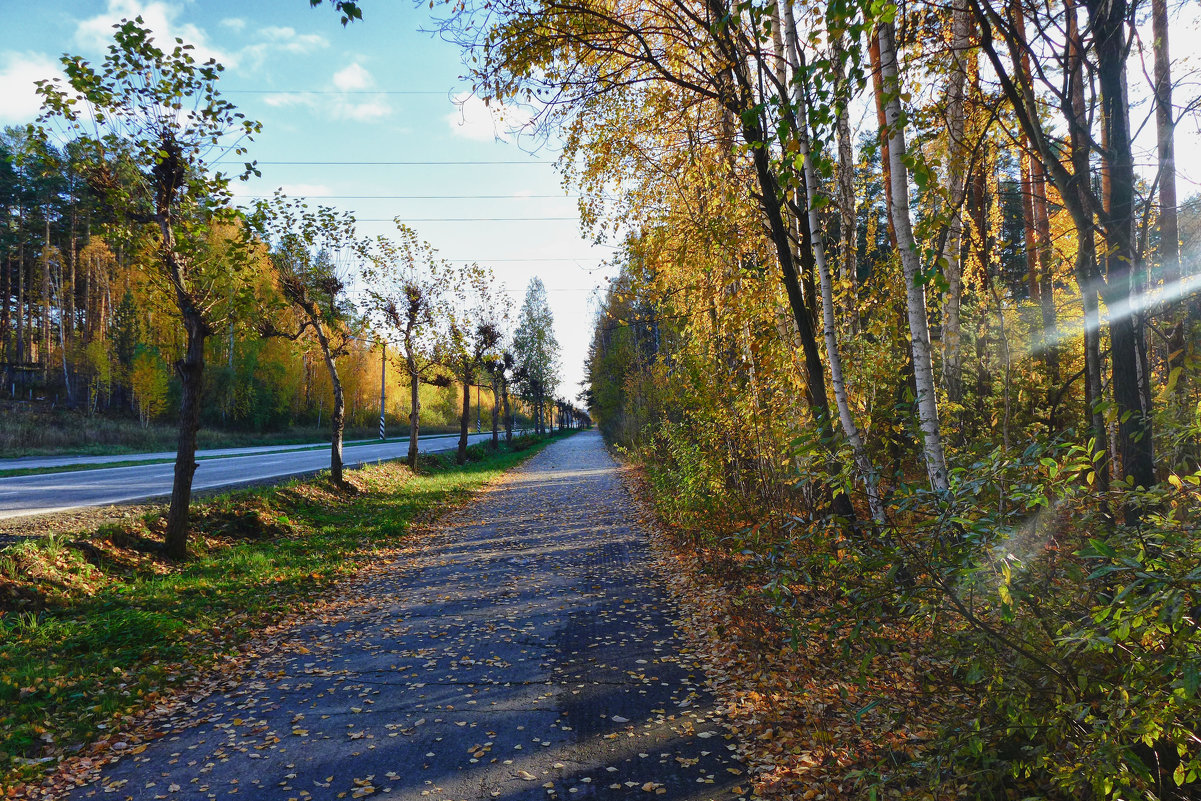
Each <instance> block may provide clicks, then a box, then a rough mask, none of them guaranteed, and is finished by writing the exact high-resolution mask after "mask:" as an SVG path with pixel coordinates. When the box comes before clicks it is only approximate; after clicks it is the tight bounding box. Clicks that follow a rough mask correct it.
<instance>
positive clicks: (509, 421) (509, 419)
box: [500, 377, 513, 444]
mask: <svg viewBox="0 0 1201 801" xmlns="http://www.w3.org/2000/svg"><path fill="white" fill-rule="evenodd" d="M500 394H501V398H502V399H503V400H504V405H505V442H507V443H509V444H512V443H513V410H512V409H511V408H510V406H509V379H507V378H504V377H502V378H501V379H500Z"/></svg>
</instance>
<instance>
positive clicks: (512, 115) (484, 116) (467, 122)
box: [445, 92, 531, 142]
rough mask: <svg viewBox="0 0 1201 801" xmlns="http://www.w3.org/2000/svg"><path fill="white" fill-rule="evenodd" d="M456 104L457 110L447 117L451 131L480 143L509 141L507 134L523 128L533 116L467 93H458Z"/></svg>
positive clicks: (522, 110)
mask: <svg viewBox="0 0 1201 801" xmlns="http://www.w3.org/2000/svg"><path fill="white" fill-rule="evenodd" d="M454 103H455V106H457V108H456V110H455V111H452V112H451V113H449V114H447V115H446V117H445V119H446V122H447V123H448V124H449V125H450V129H451V131H452V132H453V133H454V134H455V135H456V136H461V137H463V138H464V139H473V140H475V141H477V142H491V141H494V140H496V139H500V140H502V141H505V134H508V133H511V132H513V131H516V130H520V129H521V128H522V127H523V126H525V125H526V124H528V123H529V121H530V118H531V113H530V112H529V111H528V110H526V109H523V108H521V107H519V106H510V105H506V104H504V103H497V102H492V103H490V104H486V103H484V100H483V99H482V98H480V97H477V96H475V95H473V94H470V93H467V92H462V93H460V94H457V95H455V97H454Z"/></svg>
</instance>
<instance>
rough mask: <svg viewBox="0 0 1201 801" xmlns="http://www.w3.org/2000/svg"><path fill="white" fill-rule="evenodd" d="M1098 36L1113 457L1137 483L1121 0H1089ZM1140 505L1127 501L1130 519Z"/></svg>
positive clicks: (1141, 440) (1139, 408)
mask: <svg viewBox="0 0 1201 801" xmlns="http://www.w3.org/2000/svg"><path fill="white" fill-rule="evenodd" d="M1087 7H1088V9H1089V15H1090V17H1091V23H1092V28H1093V31H1094V36H1095V39H1096V52H1097V70H1096V74H1097V84H1098V87H1099V88H1100V92H1101V126H1102V131H1103V133H1104V137H1103V139H1104V151H1105V152H1104V155H1103V158H1102V164H1103V165H1105V166H1106V167H1107V170H1106V173H1107V174H1108V177H1109V180H1108V187H1107V191H1106V192H1105V195H1104V199H1105V209H1104V211H1103V215H1102V221H1103V226H1102V227H1103V229H1104V232H1105V244H1106V250H1107V259H1106V261H1107V268H1106V282H1105V289H1104V290H1103V292H1104V297H1105V305H1106V306H1107V307H1108V309H1109V341H1110V363H1111V369H1112V375H1113V399H1114V402H1115V404H1116V405H1117V412H1118V451H1119V453H1118V458H1119V459H1120V460H1121V467H1122V476H1123V478H1126V479H1128V480H1131V481H1132V482H1133V484H1134V486H1136V487H1139V486H1141V487H1152V486H1154V485H1155V461H1154V450H1153V447H1152V436H1151V435H1152V429H1151V389H1150V376H1149V370H1148V369H1147V365H1146V364H1145V362H1144V361H1143V359H1142V355H1141V347H1140V345H1141V343H1140V340H1141V338H1142V336H1143V319H1142V313H1141V312H1140V311H1139V310H1138V304H1137V295H1138V289H1137V287H1136V285H1135V271H1134V264H1135V259H1136V257H1137V254H1136V253H1135V247H1134V238H1133V235H1134V188H1135V175H1134V155H1133V149H1132V142H1131V139H1130V120H1129V117H1128V113H1129V107H1128V100H1127V96H1126V49H1127V48H1126V26H1127V24H1128V20H1127V15H1128V13H1129V6H1128V4H1127V3H1126V2H1125V0H1088V3H1087ZM1138 516H1139V513H1138V512H1137V511H1135V510H1133V509H1128V512H1127V517H1128V519H1130V520H1131V522H1133V519H1134V518H1137V517H1138Z"/></svg>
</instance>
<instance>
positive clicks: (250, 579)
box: [0, 437, 557, 788]
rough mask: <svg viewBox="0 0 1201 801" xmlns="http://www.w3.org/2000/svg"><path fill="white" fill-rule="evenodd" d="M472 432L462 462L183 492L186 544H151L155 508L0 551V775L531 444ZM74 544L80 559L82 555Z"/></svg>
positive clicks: (232, 639)
mask: <svg viewBox="0 0 1201 801" xmlns="http://www.w3.org/2000/svg"><path fill="white" fill-rule="evenodd" d="M555 438H557V437H551V438H547V439H543V440H539V441H534V440H532V439H527V438H519V442H517V443H515V444H516V445H517V446H518V447H523V448H524V450H521V451H515V450H514V451H510V450H507V449H504V448H502V450H501V451H499V452H490V451H489V449H486V448H485V447H484V446H482V445H476V446H472V448H471V449H469V450H470V452H471V456H472V457H473V459H476V461H471V462H469V463H468V464H467V465H465V466H462V467H459V466H455V465H454V464H453V463H452V462H451V459H452V458H453V455H451V454H445V455H437V456H424V457H423V459H422V464H421V466H420V467H419V470H418V472H417V473H415V474H414V473H412V472H411V471H409V470H408V468H406V467H404V466H403V465H400V464H399V463H395V462H393V463H386V464H383V465H377V466H371V467H366V468H364V469H362V470H358V471H353V473H352V475H353V476H354V481H355V482H356V484H357V485H358V486H359V488H360V491H359V492H358V493H344V492H335V491H334V490H332V489H331V488H330V487H329V485H328V483H327V482H325V481H323V480H321V479H312V480H308V481H302V482H292V483H289V484H285V485H280V486H276V487H271V488H267V489H253V490H244V491H239V492H234V493H229V494H227V495H222V496H219V497H217V498H214V499H212V500H210V501H206V502H204V503H200V504H196V505H195V506H194V512H193V518H194V520H195V525H194V527H193V528H194V534H193V538H192V543H193V556H192V558H191V559H190V560H189V561H187V562H184V563H181V564H175V563H171V562H169V561H166V560H164V559H163V558H161V557H160V556H159V555H158V553H157V550H156V548H155V547H154V546H156V545H157V540H156V537H155V535H154V534H153V533H152V532H153V531H155V530H156V529H157V528H158V527H159V526H161V520H160V519H159V518H157V517H155V518H151V519H148V520H143V521H138V522H137V523H135V524H132V525H127V526H123V527H115V526H110V527H106V528H103V529H102V530H101V531H99V532H96V533H95V534H93V535H92V536H91V538H90V539H88V540H87V542H86V544H83V545H80V544H79V543H78V541H75V542H68V541H67V540H66V539H65V538H63V537H61V536H52V537H47V538H43V539H39V540H34V541H28V542H25V543H22V544H21V545H18V546H15V547H12V548H9V549H7V550H6V551H3V552H0V788H2V787H6V786H9V785H12V784H16V783H20V782H22V781H29V780H33V779H36V778H38V776H40V775H42V774H43V773H44V772H45V771H46V770H47V769H48V768H52V767H53V764H54V760H51V761H50V762H47V763H44V764H32V763H31V761H30V760H31V759H36V758H39V757H43V756H50V757H54V758H57V757H58V756H59V755H61V754H62V753H64V751H71V750H77V749H78V747H79V746H81V745H85V744H86V743H88V742H89V741H91V740H94V739H96V738H97V737H98V736H100V735H103V734H105V733H106V732H111V731H113V730H114V729H116V728H117V727H118V726H119V725H120V724H121V721H122V719H123V718H124V717H125V716H127V715H129V714H131V713H133V712H135V711H136V710H138V709H140V708H143V707H145V706H147V705H148V704H150V703H151V702H152V701H154V700H155V699H157V698H160V697H161V696H163V695H164V694H165V693H167V692H169V691H170V688H171V687H173V686H178V685H180V684H181V683H183V682H184V681H185V680H186V679H187V678H188V677H189V676H193V675H196V673H197V671H199V670H202V669H204V668H206V667H213V666H215V665H218V664H219V663H220V660H221V659H223V658H224V656H225V655H229V654H233V653H236V652H237V650H238V648H239V645H240V643H242V642H244V641H245V640H246V639H247V638H249V637H250V636H252V635H253V634H254V633H255V632H256V631H258V630H260V629H261V628H262V627H263V626H265V625H267V624H269V623H271V622H274V621H278V620H279V619H281V618H282V617H283V616H284V615H286V614H288V613H290V612H296V611H299V610H302V609H303V607H304V604H305V603H306V602H307V601H308V600H309V599H311V598H315V597H319V596H320V595H322V590H323V589H324V588H326V587H328V586H329V585H331V584H332V583H334V582H336V581H337V580H339V579H340V578H344V577H346V576H348V575H350V574H353V573H355V572H356V571H357V570H359V569H360V568H361V567H363V566H364V565H366V564H367V563H369V562H370V561H371V560H373V559H379V558H383V557H382V552H383V551H386V550H387V549H389V548H391V547H393V546H396V545H397V544H399V543H400V541H402V540H403V538H404V536H405V534H406V533H407V532H408V531H409V530H410V528H411V527H412V525H413V524H414V523H415V522H418V521H422V520H426V519H430V518H432V517H433V516H434V515H435V513H436V512H438V511H439V510H441V509H444V508H445V507H446V506H447V505H448V504H452V503H455V502H458V501H461V500H464V499H466V498H467V497H468V496H469V495H470V493H471V492H472V491H474V490H476V489H478V488H479V487H481V486H482V485H483V484H485V483H487V482H488V481H490V480H492V479H494V478H496V477H497V476H499V475H500V474H501V473H503V472H504V471H505V470H507V469H509V468H511V467H514V466H515V465H517V464H518V463H520V462H521V461H523V460H524V459H526V458H527V457H529V456H530V455H532V454H534V453H535V452H537V451H538V450H539V449H540V448H541V447H543V446H544V445H545V444H546V443H547V442H549V441H551V440H552V439H555ZM85 557H90V559H91V561H89V560H88V558H85Z"/></svg>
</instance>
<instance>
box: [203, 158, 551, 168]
mask: <svg viewBox="0 0 1201 801" xmlns="http://www.w3.org/2000/svg"><path fill="white" fill-rule="evenodd" d="M213 163H214V164H239V165H241V164H245V163H247V162H244V161H216V162H213ZM253 163H254V164H256V165H263V166H267V167H445V166H448V165H470V166H480V165H489V164H548V165H553V164H554V162H553V161H539V160H537V159H524V160H516V159H511V160H507V161H505V160H500V161H254V162H253Z"/></svg>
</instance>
